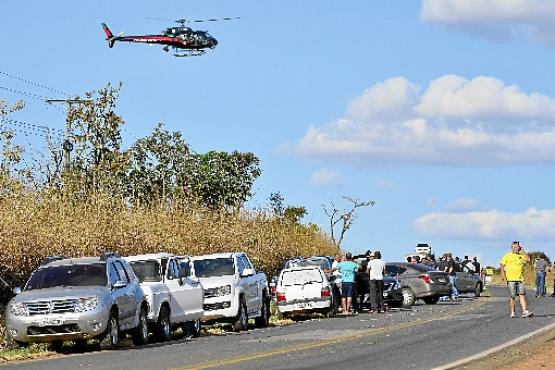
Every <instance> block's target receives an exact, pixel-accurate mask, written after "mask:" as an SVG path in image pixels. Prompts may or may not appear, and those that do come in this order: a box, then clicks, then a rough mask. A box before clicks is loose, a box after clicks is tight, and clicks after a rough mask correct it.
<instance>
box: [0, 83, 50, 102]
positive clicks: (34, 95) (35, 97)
mask: <svg viewBox="0 0 555 370" xmlns="http://www.w3.org/2000/svg"><path fill="white" fill-rule="evenodd" d="M0 90H5V91H8V92H11V93H14V94H19V95H23V96H26V97H28V98H32V99H37V100H41V101H43V102H44V100H45V99H48V98H47V97H46V96H43V95H38V94H33V93H30V92H26V91H21V90H16V89H12V88H10V87H5V86H0Z"/></svg>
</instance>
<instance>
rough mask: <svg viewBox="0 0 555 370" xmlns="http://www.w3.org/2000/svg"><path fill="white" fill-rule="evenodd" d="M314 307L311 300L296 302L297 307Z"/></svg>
mask: <svg viewBox="0 0 555 370" xmlns="http://www.w3.org/2000/svg"><path fill="white" fill-rule="evenodd" d="M310 307H312V303H311V302H300V303H295V308H310Z"/></svg>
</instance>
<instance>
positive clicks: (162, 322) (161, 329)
mask: <svg viewBox="0 0 555 370" xmlns="http://www.w3.org/2000/svg"><path fill="white" fill-rule="evenodd" d="M155 334H156V339H158V340H159V341H160V342H166V341H168V340H170V339H171V338H172V323H171V317H170V310H169V309H168V308H167V307H166V306H162V307H161V308H160V313H159V314H158V321H156V329H155Z"/></svg>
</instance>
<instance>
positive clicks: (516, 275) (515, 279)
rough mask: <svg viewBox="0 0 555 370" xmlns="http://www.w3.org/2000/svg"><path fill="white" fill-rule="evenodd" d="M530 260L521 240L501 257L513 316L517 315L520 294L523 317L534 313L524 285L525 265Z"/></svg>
mask: <svg viewBox="0 0 555 370" xmlns="http://www.w3.org/2000/svg"><path fill="white" fill-rule="evenodd" d="M529 261H530V256H529V255H528V253H526V251H524V250H523V249H522V247H521V246H520V242H513V244H512V245H511V251H510V252H508V253H507V254H505V255H504V256H503V258H502V259H501V268H500V270H501V278H502V279H503V281H506V282H507V286H508V287H509V307H510V309H511V316H510V317H511V318H514V317H516V314H515V309H516V302H515V298H516V296H517V295H518V298H519V300H520V307H522V317H531V316H532V315H533V314H532V312H530V311H529V310H528V309H527V308H526V289H525V287H524V277H523V274H522V273H523V271H524V265H525V264H526V262H529Z"/></svg>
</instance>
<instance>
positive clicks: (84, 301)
mask: <svg viewBox="0 0 555 370" xmlns="http://www.w3.org/2000/svg"><path fill="white" fill-rule="evenodd" d="M97 305H98V297H85V298H79V300H78V301H77V304H75V312H83V311H90V310H94V309H95V308H96V306H97Z"/></svg>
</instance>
